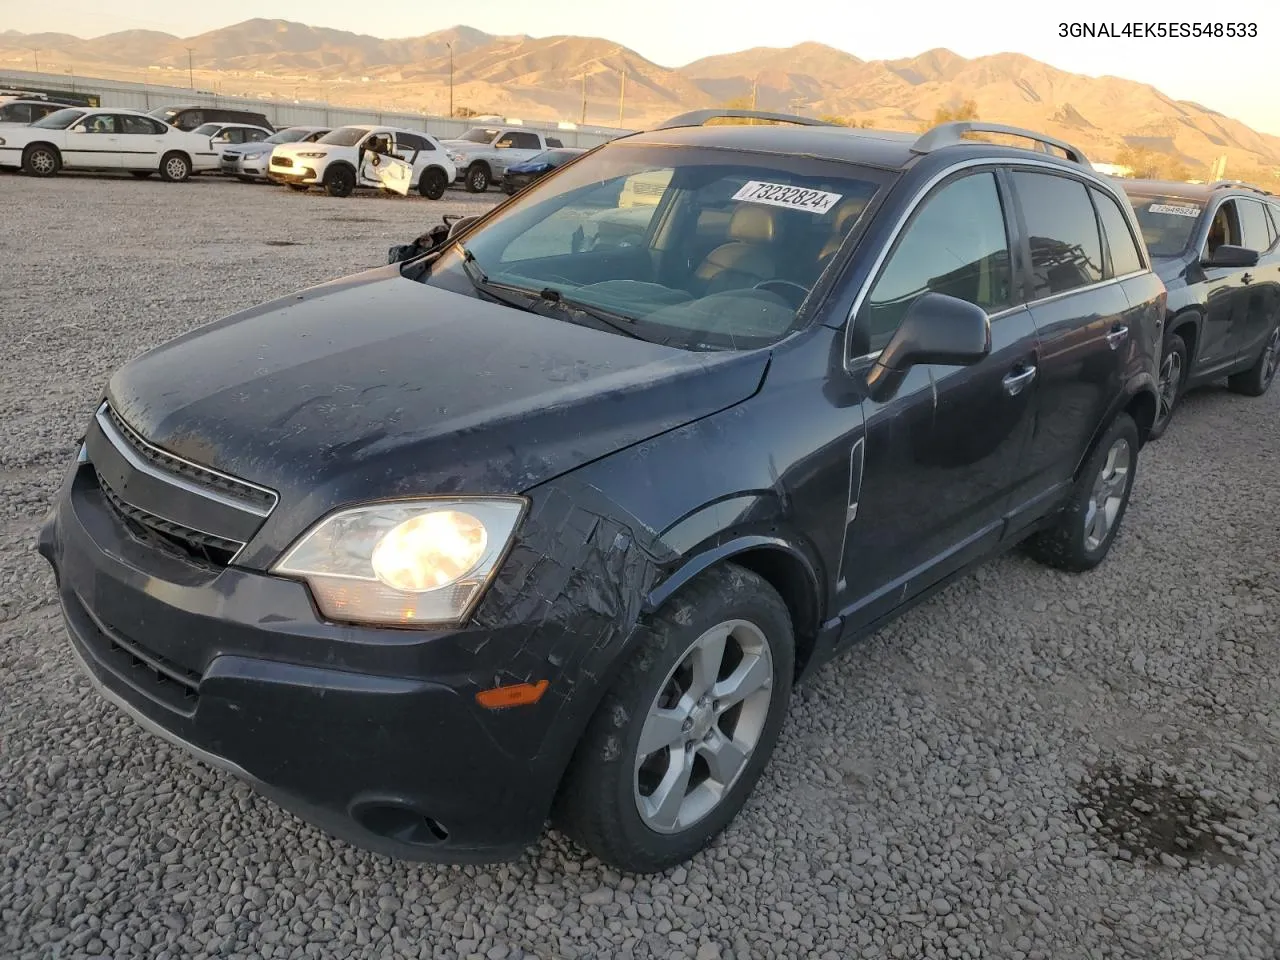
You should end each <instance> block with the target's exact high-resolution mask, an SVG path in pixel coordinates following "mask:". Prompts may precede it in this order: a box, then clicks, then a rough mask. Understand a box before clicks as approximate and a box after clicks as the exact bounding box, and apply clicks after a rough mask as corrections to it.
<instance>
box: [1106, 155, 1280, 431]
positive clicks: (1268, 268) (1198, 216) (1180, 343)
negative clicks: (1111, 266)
mask: <svg viewBox="0 0 1280 960" xmlns="http://www.w3.org/2000/svg"><path fill="white" fill-rule="evenodd" d="M1117 182H1118V183H1120V184H1122V185H1123V186H1124V189H1125V191H1126V192H1127V193H1128V194H1129V198H1130V200H1131V201H1132V203H1133V207H1134V209H1135V210H1136V212H1137V216H1138V222H1139V224H1141V226H1142V232H1143V235H1144V236H1145V238H1146V243H1147V248H1148V249H1149V250H1150V251H1151V256H1152V258H1153V260H1154V261H1155V267H1156V272H1157V273H1158V274H1159V275H1160V277H1161V279H1162V280H1163V281H1164V283H1165V286H1166V287H1167V288H1168V290H1169V307H1168V319H1167V320H1166V322H1165V335H1164V349H1163V355H1162V358H1161V366H1160V412H1159V415H1158V416H1157V418H1156V424H1155V427H1154V429H1153V435H1154V436H1156V437H1158V436H1160V435H1161V434H1162V433H1164V431H1165V430H1166V429H1167V428H1168V426H1169V423H1170V420H1171V418H1172V416H1173V411H1174V409H1175V408H1176V406H1177V404H1178V401H1179V399H1180V398H1181V397H1182V395H1183V394H1184V393H1185V392H1186V391H1187V390H1190V389H1192V388H1194V387H1197V386H1201V385H1203V384H1207V383H1211V382H1213V381H1216V380H1221V379H1222V378H1224V377H1225V378H1227V384H1228V386H1229V387H1230V388H1231V389H1232V390H1234V391H1235V392H1237V393H1242V394H1245V395H1247V396H1251V397H1257V396H1261V395H1262V394H1264V393H1266V392H1267V389H1268V388H1269V387H1270V386H1271V383H1272V381H1273V380H1274V379H1275V373H1276V366H1277V363H1278V362H1280V243H1277V240H1278V238H1280V200H1278V199H1277V198H1276V197H1273V196H1272V195H1271V194H1269V193H1267V192H1265V191H1263V190H1260V189H1258V188H1257V187H1252V186H1250V185H1248V184H1245V183H1239V182H1236V181H1219V182H1217V183H1212V184H1203V185H1202V184H1190V183H1166V182H1162V181H1157V180H1121V181H1117Z"/></svg>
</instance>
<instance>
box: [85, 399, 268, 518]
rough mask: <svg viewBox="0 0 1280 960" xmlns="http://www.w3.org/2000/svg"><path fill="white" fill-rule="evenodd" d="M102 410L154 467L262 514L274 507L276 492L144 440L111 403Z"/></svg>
mask: <svg viewBox="0 0 1280 960" xmlns="http://www.w3.org/2000/svg"><path fill="white" fill-rule="evenodd" d="M103 409H104V412H105V413H106V415H107V416H108V417H110V418H111V422H112V424H114V425H115V427H116V429H117V430H119V431H120V433H121V434H122V435H123V436H124V438H125V440H127V441H128V443H129V446H130V447H131V448H132V450H133V452H134V453H135V454H137V455H138V456H140V457H142V458H143V459H144V460H146V461H147V462H149V463H151V464H152V465H153V466H156V467H159V468H160V469H161V470H163V471H165V472H166V473H172V474H174V475H175V476H179V477H182V478H183V479H184V480H188V481H190V482H192V483H194V484H196V485H197V486H200V487H204V488H205V489H207V490H210V491H212V492H214V493H219V494H221V495H222V496H225V497H230V498H231V499H232V500H236V501H239V502H240V503H242V504H243V505H244V506H245V508H246V509H249V510H251V511H252V512H254V513H258V514H261V515H262V516H266V515H267V514H268V513H270V512H271V509H272V508H273V507H274V506H275V505H276V495H275V494H274V493H273V492H271V491H270V490H267V489H265V488H264V487H258V486H254V485H253V484H251V483H246V482H244V481H243V480H237V479H236V478H235V477H229V476H227V475H226V474H224V473H219V472H218V471H216V470H210V469H209V468H207V467H201V466H198V465H196V464H194V463H190V462H189V461H186V460H182V459H180V458H179V457H175V456H173V455H172V454H168V453H165V452H164V451H163V450H161V449H160V448H158V447H154V446H152V445H151V444H150V443H148V442H147V441H146V440H144V439H142V437H141V436H140V435H139V434H138V432H137V431H136V430H134V429H133V427H131V426H129V424H127V423H125V421H124V420H123V419H122V418H121V417H120V415H119V414H117V413H116V412H115V411H114V410H112V409H111V407H110V405H109V404H104V406H103Z"/></svg>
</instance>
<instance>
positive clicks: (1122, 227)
mask: <svg viewBox="0 0 1280 960" xmlns="http://www.w3.org/2000/svg"><path fill="white" fill-rule="evenodd" d="M1089 192H1090V193H1092V194H1093V202H1094V203H1095V204H1096V205H1097V207H1098V218H1099V219H1100V220H1101V221H1102V232H1103V234H1104V235H1105V236H1106V238H1107V248H1108V249H1109V250H1110V251H1111V276H1113V277H1123V276H1125V275H1126V274H1129V273H1137V272H1138V271H1139V270H1141V269H1142V255H1141V254H1140V253H1138V244H1137V242H1136V241H1135V240H1134V239H1133V232H1132V231H1131V230H1130V229H1129V223H1128V220H1127V219H1126V218H1125V215H1124V213H1123V211H1121V209H1120V204H1118V203H1116V202H1115V200H1114V199H1112V198H1111V197H1109V196H1107V194H1105V193H1103V192H1102V191H1101V190H1093V189H1090V191H1089Z"/></svg>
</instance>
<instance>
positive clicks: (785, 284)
mask: <svg viewBox="0 0 1280 960" xmlns="http://www.w3.org/2000/svg"><path fill="white" fill-rule="evenodd" d="M775 287H781V288H782V289H780V290H777V289H773V288H775ZM751 289H752V290H763V291H764V292H766V293H776V294H777V295H778V296H780V297H781V298H782V299H783V300H785V301H787V305H788V306H789V307H791V308H793V309H795V310H798V309H800V304H802V303H804V298H805V297H807V296H808V295H809V288H808V287H806V286H804V285H803V284H799V283H792V282H791V281H790V280H761V281H760V282H759V283H757V284H756V285H755V286H753V287H752V288H751Z"/></svg>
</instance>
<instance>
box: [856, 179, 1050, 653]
mask: <svg viewBox="0 0 1280 960" xmlns="http://www.w3.org/2000/svg"><path fill="white" fill-rule="evenodd" d="M1009 202H1010V198H1009V195H1008V193H1007V190H1006V188H1005V185H1004V184H1003V182H1002V181H1001V179H1000V178H999V177H998V176H997V174H996V173H995V171H994V170H992V169H978V170H966V171H963V172H961V173H959V174H956V175H954V176H952V177H951V178H949V179H947V180H944V181H942V183H941V184H939V185H938V186H937V187H935V188H933V190H932V191H931V192H930V194H929V195H928V196H927V197H925V198H924V200H923V201H922V202H921V203H920V205H919V206H917V207H916V209H915V212H914V213H913V214H912V216H911V218H910V219H909V220H908V222H907V224H906V226H905V228H904V229H903V230H902V231H901V232H900V233H899V234H898V237H897V239H896V240H895V241H894V244H893V247H892V249H891V251H890V253H889V256H888V257H887V259H886V260H885V263H884V265H883V267H882V268H881V269H880V271H879V273H878V275H877V276H876V278H875V280H874V281H873V282H872V283H871V285H870V288H869V290H868V293H867V295H866V296H865V297H864V298H863V300H862V303H861V304H860V305H859V307H858V311H857V313H856V314H855V316H854V319H853V324H854V326H853V331H852V338H853V340H854V342H855V343H856V344H857V346H856V347H855V349H854V353H856V354H860V357H859V358H857V359H855V360H854V361H853V362H852V367H853V368H856V369H865V367H866V366H867V365H869V364H870V363H871V362H873V361H874V357H875V355H876V354H877V353H878V352H879V351H880V350H882V349H883V348H884V347H885V345H886V344H888V342H889V340H890V338H891V337H892V336H893V334H894V332H895V331H896V330H897V328H898V326H899V324H900V323H901V321H902V318H903V316H904V315H905V314H906V311H907V309H908V308H909V307H910V306H911V304H912V303H913V302H914V301H915V300H916V298H918V297H919V296H921V295H922V294H925V293H929V292H938V293H945V294H949V295H951V296H955V297H959V298H961V299H964V300H968V301H969V302H971V303H976V304H978V305H979V306H981V307H983V308H984V309H985V310H986V311H987V313H988V314H989V315H990V317H991V353H990V355H989V356H988V357H987V358H986V359H984V360H982V361H980V362H979V363H976V364H974V365H972V366H968V367H954V366H946V365H942V364H932V365H922V366H918V367H915V368H913V369H912V370H911V372H910V373H909V374H908V376H907V378H906V381H905V382H904V383H903V385H902V387H901V389H900V390H899V392H898V393H897V395H896V396H894V397H893V398H891V399H889V400H888V401H886V402H884V403H877V402H876V401H873V400H870V399H868V400H866V401H864V402H863V410H864V413H865V416H866V450H865V457H864V460H863V472H862V487H861V491H860V495H859V503H858V505H857V512H856V519H855V520H854V521H853V523H852V525H851V526H850V528H849V531H848V536H847V538H846V541H845V551H844V556H843V558H842V571H843V577H842V583H841V590H842V596H841V598H840V599H841V601H842V603H841V606H842V607H846V608H848V609H849V611H850V620H849V621H848V622H849V626H850V627H852V628H855V629H856V628H857V627H861V626H866V625H868V624H870V623H872V622H874V621H875V620H877V619H879V618H880V617H882V616H884V615H885V614H887V613H888V612H889V611H891V610H892V609H893V608H894V607H896V606H897V605H899V604H900V603H901V602H902V601H903V600H905V599H907V598H908V597H910V596H912V595H915V594H917V593H919V592H921V591H923V590H925V589H927V588H928V587H929V586H931V585H932V584H934V583H936V582H938V581H940V580H942V579H943V578H945V577H946V576H948V575H949V574H951V573H953V572H955V571H956V570H958V569H960V568H961V567H962V566H964V565H965V564H966V563H968V562H969V561H970V560H971V559H973V558H975V557H976V556H978V555H979V554H981V553H982V552H983V551H985V550H987V549H990V548H991V547H992V546H993V545H994V543H995V542H996V541H997V540H998V539H999V537H1000V535H1001V532H1002V530H1003V527H1004V520H1003V518H1004V516H1005V513H1006V511H1007V509H1008V507H1009V504H1010V503H1011V502H1012V500H1013V498H1014V497H1015V496H1017V495H1019V494H1020V491H1022V489H1023V488H1024V486H1025V468H1024V461H1025V457H1026V452H1027V445H1028V443H1029V442H1030V439H1031V434H1032V428H1033V426H1034V422H1035V421H1034V411H1035V398H1036V396H1037V392H1038V390H1039V388H1040V384H1039V382H1038V373H1037V368H1038V365H1039V358H1038V354H1039V341H1038V339H1037V336H1036V329H1035V325H1034V324H1033V322H1032V320H1031V316H1030V314H1029V313H1028V311H1027V310H1026V308H1025V307H1023V306H1020V305H1019V299H1020V298H1019V292H1018V290H1017V287H1016V285H1015V282H1014V274H1013V270H1012V261H1011V256H1010V251H1011V250H1012V249H1014V245H1015V244H1016V242H1017V241H1016V230H1014V229H1011V227H1012V226H1013V225H1012V224H1011V223H1010V222H1009V221H1008V220H1007V219H1006V216H1005V211H1006V210H1007V209H1008V208H1009Z"/></svg>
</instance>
